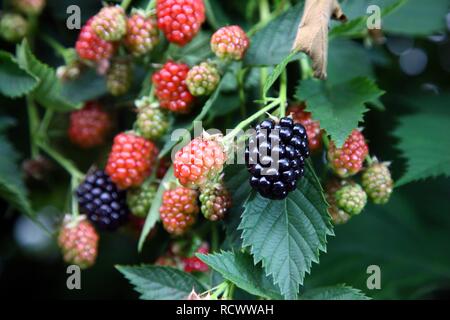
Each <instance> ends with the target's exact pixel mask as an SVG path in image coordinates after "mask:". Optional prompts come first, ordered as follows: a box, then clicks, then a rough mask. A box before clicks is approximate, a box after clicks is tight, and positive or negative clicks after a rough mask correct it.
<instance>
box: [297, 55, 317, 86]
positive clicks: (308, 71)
mask: <svg viewBox="0 0 450 320" xmlns="http://www.w3.org/2000/svg"><path fill="white" fill-rule="evenodd" d="M300 67H301V68H302V80H306V79H309V78H312V76H313V74H314V72H313V69H312V68H311V65H310V63H309V60H308V57H307V56H306V55H304V54H303V55H301V57H300Z"/></svg>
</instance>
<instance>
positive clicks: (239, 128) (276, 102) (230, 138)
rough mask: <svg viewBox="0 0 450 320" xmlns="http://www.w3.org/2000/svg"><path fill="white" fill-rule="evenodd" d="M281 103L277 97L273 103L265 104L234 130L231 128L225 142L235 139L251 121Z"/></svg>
mask: <svg viewBox="0 0 450 320" xmlns="http://www.w3.org/2000/svg"><path fill="white" fill-rule="evenodd" d="M279 103H280V99H279V98H278V99H275V100H274V101H272V102H271V103H269V104H268V105H267V106H265V107H264V108H262V109H260V110H259V111H257V112H255V113H254V114H253V115H251V116H250V117H248V118H247V119H245V120H243V121H241V122H240V123H239V124H238V125H237V126H236V127H235V128H234V129H233V130H231V132H230V133H228V134H227V135H226V136H225V137H224V139H223V142H224V143H225V142H228V141H230V140H233V139H234V137H235V136H236V135H237V134H238V133H239V132H240V131H241V130H242V129H244V128H245V127H247V126H248V125H249V124H250V123H252V122H253V121H255V120H256V119H258V117H259V116H261V115H263V114H264V113H266V112H268V111H270V109H272V108H273V107H275V106H277V105H278V104H279Z"/></svg>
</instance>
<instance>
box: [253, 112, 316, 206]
mask: <svg viewBox="0 0 450 320" xmlns="http://www.w3.org/2000/svg"><path fill="white" fill-rule="evenodd" d="M255 131H256V132H255V134H254V135H252V136H251V137H250V138H249V140H248V145H247V147H246V150H245V162H246V165H247V168H248V171H249V172H250V175H251V177H250V185H251V186H252V187H253V188H254V189H256V190H257V191H258V192H259V193H260V194H261V195H262V196H263V197H265V198H269V199H273V200H281V199H284V198H286V197H287V195H288V193H289V192H291V191H293V190H295V189H296V188H297V181H298V179H300V178H301V177H302V176H303V175H304V162H305V159H306V158H307V157H309V147H308V137H307V133H306V129H305V127H303V126H302V125H301V124H299V123H294V121H293V120H292V118H290V117H284V118H281V119H280V120H279V121H278V122H275V121H274V120H272V119H266V120H264V121H262V122H261V123H260V124H258V125H257V126H256V128H255Z"/></svg>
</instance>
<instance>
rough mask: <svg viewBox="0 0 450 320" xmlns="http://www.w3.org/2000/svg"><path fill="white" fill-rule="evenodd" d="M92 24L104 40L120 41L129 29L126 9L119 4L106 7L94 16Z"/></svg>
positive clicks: (93, 28)
mask: <svg viewBox="0 0 450 320" xmlns="http://www.w3.org/2000/svg"><path fill="white" fill-rule="evenodd" d="M91 26H92V30H94V32H95V33H96V34H97V35H98V36H99V37H100V38H102V39H103V40H106V41H118V40H120V39H121V38H122V37H123V36H124V35H125V33H126V31H127V20H126V16H125V11H124V10H123V8H121V7H120V6H118V5H116V6H108V7H104V8H102V9H101V10H100V11H99V13H97V14H96V15H95V16H94V18H93V20H92V25H91Z"/></svg>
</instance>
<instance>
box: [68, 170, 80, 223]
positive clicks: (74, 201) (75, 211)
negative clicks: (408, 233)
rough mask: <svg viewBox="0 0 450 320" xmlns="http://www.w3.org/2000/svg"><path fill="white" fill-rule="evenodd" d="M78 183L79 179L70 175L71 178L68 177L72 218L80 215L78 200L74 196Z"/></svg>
mask: <svg viewBox="0 0 450 320" xmlns="http://www.w3.org/2000/svg"><path fill="white" fill-rule="evenodd" d="M79 183H80V180H79V179H77V178H76V177H74V176H72V178H71V179H70V196H71V203H72V217H74V218H77V217H78V216H79V215H80V212H79V210H78V201H77V199H76V198H75V190H76V189H77V187H78V184H79Z"/></svg>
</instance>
